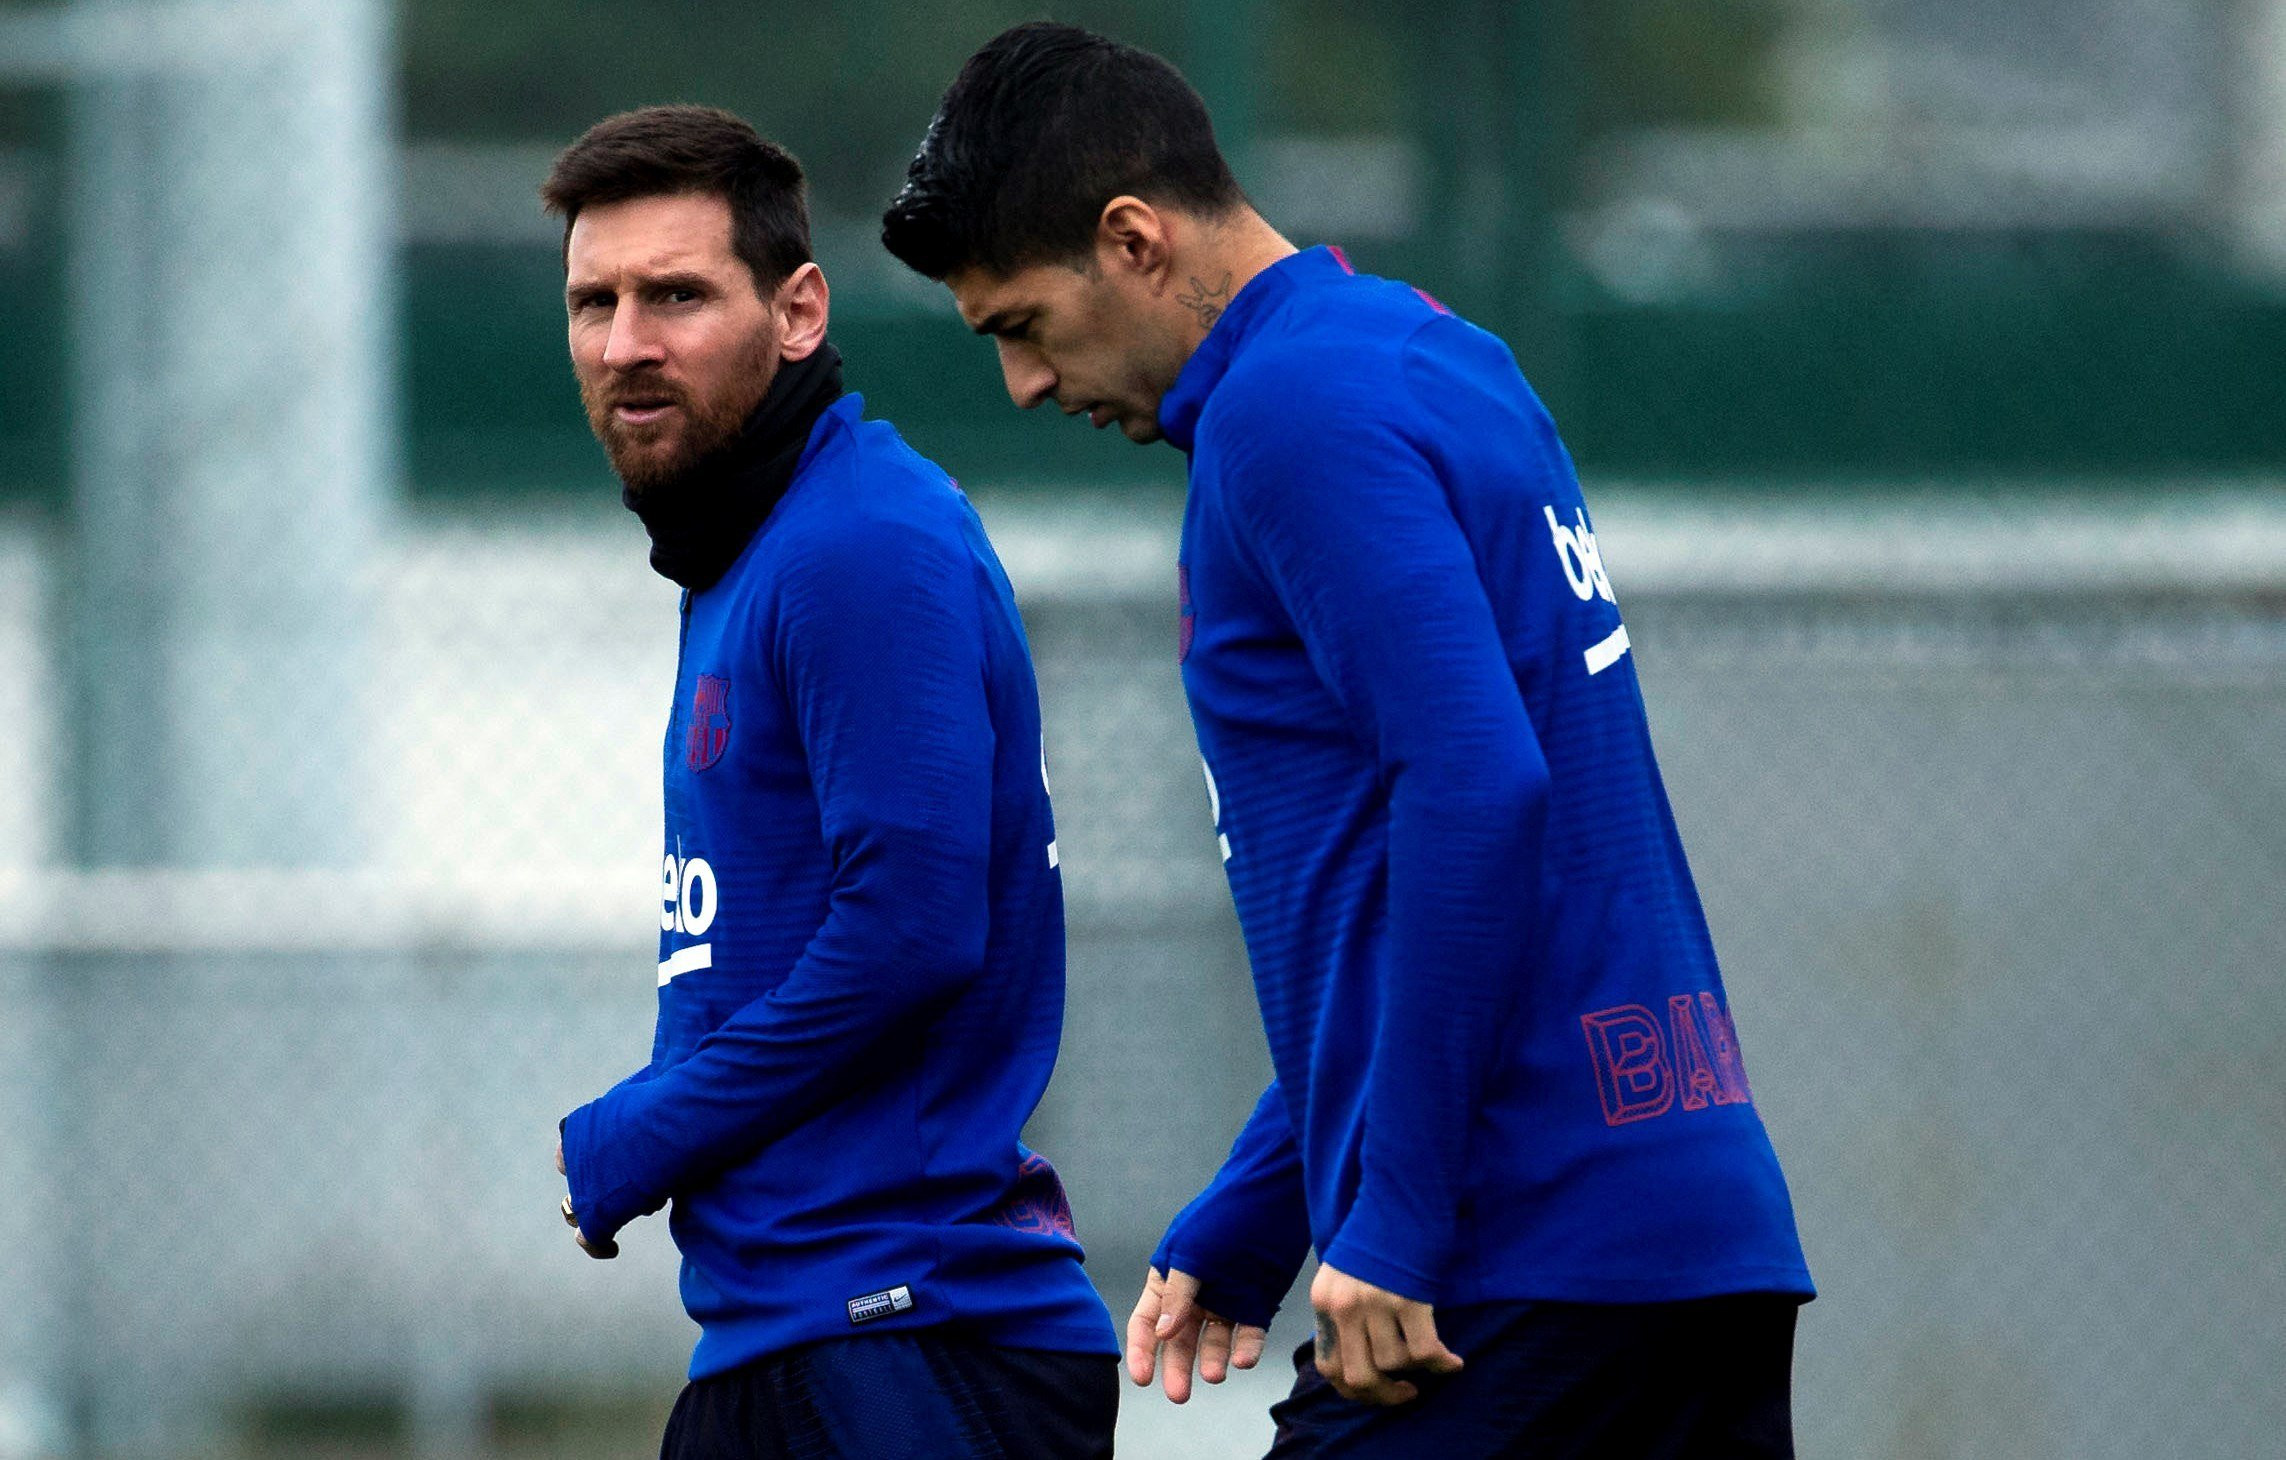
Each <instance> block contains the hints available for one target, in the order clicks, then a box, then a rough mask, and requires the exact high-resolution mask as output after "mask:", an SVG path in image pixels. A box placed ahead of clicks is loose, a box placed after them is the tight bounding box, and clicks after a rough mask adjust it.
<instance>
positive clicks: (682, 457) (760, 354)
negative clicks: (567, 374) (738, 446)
mask: <svg viewBox="0 0 2286 1460" xmlns="http://www.w3.org/2000/svg"><path fill="white" fill-rule="evenodd" d="M777 345H778V342H777V340H776V338H775V337H774V336H773V335H772V333H771V332H770V331H768V330H762V331H758V332H757V333H756V335H755V337H754V338H753V339H752V340H750V341H748V342H747V344H746V346H745V347H744V348H742V349H741V350H740V351H739V353H738V358H737V359H736V361H735V362H734V363H733V364H732V366H731V369H730V372H729V374H728V376H727V378H726V380H725V382H724V384H723V385H722V387H721V388H720V389H719V390H717V391H714V392H713V393H711V394H708V395H696V394H694V393H692V392H691V391H689V390H687V389H685V388H683V387H682V386H679V385H676V384H674V383H673V382H672V381H669V380H668V379H667V378H666V377H665V376H664V375H662V374H661V373H659V372H658V371H656V370H639V371H634V372H630V373H626V374H620V373H617V372H614V373H611V374H609V375H606V376H605V377H604V378H603V379H601V380H596V381H590V380H586V379H582V380H581V381H580V383H579V399H580V404H581V405H582V406H584V407H585V408H586V410H587V424H588V429H589V430H591V431H593V432H594V433H595V439H596V440H598V441H600V442H602V443H603V452H604V455H606V456H607V457H609V458H610V459H611V469H612V471H613V472H615V473H616V474H617V475H618V477H619V480H620V482H621V483H622V484H623V485H624V486H625V487H626V488H627V492H628V495H629V497H630V499H635V498H641V497H643V496H645V495H646V494H649V493H652V492H657V491H660V490H662V489H665V488H671V487H673V486H674V485H675V484H676V483H678V482H682V481H686V480H688V479H689V478H690V477H691V476H693V475H694V474H696V473H697V472H698V471H699V470H700V469H702V468H703V467H705V466H706V465H707V464H708V463H709V462H711V461H713V460H715V459H716V458H717V457H719V456H721V455H722V454H723V453H724V452H725V451H726V450H727V449H728V448H729V447H730V445H731V443H733V442H735V441H736V440H737V439H738V436H739V433H740V432H741V431H742V430H743V429H744V428H745V426H746V421H747V418H748V417H749V416H752V415H753V414H754V409H755V407H757V406H759V405H761V404H762V397H763V396H765V395H767V394H768V393H769V390H770V382H771V380H772V379H773V378H774V377H775V376H776V375H777V373H778V372H777ZM631 404H643V405H658V404H666V405H670V406H673V407H674V409H673V410H672V411H671V412H669V413H668V414H667V415H666V416H665V417H663V418H661V419H660V420H657V421H649V422H644V423H642V424H640V425H637V424H630V423H628V422H626V421H622V420H620V419H619V416H618V408H619V407H620V406H622V405H631Z"/></svg>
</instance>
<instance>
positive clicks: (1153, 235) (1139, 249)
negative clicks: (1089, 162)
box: [1095, 193, 1174, 293]
mask: <svg viewBox="0 0 2286 1460" xmlns="http://www.w3.org/2000/svg"><path fill="white" fill-rule="evenodd" d="M1170 223H1171V220H1170V219H1169V218H1168V216H1167V215H1166V214H1165V213H1162V212H1160V211H1159V210H1158V209H1157V208H1154V207H1152V206H1151V205H1150V204H1149V203H1146V202H1144V201H1143V200H1142V199H1141V198H1138V197H1134V196H1131V195H1129V194H1126V193H1122V194H1120V195H1119V196H1118V197H1116V198H1113V199H1112V200H1111V201H1110V202H1108V203H1106V204H1104V205H1103V212H1102V214H1101V215H1100V216H1098V217H1097V218H1096V220H1095V262H1096V267H1097V268H1098V269H1099V270H1102V271H1105V272H1109V273H1115V274H1127V275H1131V276H1140V277H1142V278H1143V279H1144V280H1145V282H1147V283H1148V284H1149V285H1150V286H1151V290H1152V292H1153V293H1157V292H1158V291H1159V289H1160V288H1161V287H1162V286H1163V285H1164V283H1165V282H1166V280H1167V278H1168V276H1169V273H1170V271H1171V269H1172V268H1173V262H1174V239H1173V238H1172V237H1171V236H1170V233H1169V227H1170Z"/></svg>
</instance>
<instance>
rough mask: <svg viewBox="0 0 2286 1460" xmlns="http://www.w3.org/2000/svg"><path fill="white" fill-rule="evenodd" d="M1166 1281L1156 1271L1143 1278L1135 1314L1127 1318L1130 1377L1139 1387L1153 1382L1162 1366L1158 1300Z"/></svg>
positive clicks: (1128, 1369)
mask: <svg viewBox="0 0 2286 1460" xmlns="http://www.w3.org/2000/svg"><path fill="white" fill-rule="evenodd" d="M1165 1283H1166V1280H1165V1279H1164V1278H1162V1277H1160V1276H1159V1273H1158V1270H1157V1269H1156V1268H1154V1269H1152V1271H1151V1275H1150V1276H1149V1277H1147V1278H1146V1279H1144V1282H1143V1292H1142V1295H1141V1296H1140V1297H1138V1298H1136V1300H1135V1311H1134V1312H1133V1313H1130V1314H1128V1315H1127V1377H1128V1378H1130V1379H1132V1380H1134V1381H1135V1382H1136V1383H1137V1384H1148V1383H1150V1382H1151V1374H1152V1371H1153V1370H1155V1369H1156V1368H1157V1367H1158V1363H1159V1301H1160V1294H1161V1291H1162V1289H1163V1288H1164V1287H1165Z"/></svg>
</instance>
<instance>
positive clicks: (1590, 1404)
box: [1269, 1293, 1801, 1460]
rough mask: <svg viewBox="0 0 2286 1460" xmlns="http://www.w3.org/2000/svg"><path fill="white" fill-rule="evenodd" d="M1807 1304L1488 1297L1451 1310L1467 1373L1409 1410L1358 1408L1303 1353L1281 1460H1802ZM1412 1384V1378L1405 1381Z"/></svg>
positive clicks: (1764, 1297)
mask: <svg viewBox="0 0 2286 1460" xmlns="http://www.w3.org/2000/svg"><path fill="white" fill-rule="evenodd" d="M1800 1306H1801V1299H1799V1298H1796V1297H1793V1296H1790V1295H1780V1294H1770V1293H1751V1294H1742V1295H1739V1296H1736V1297H1725V1298H1702V1299H1699V1300H1696V1301H1693V1302H1687V1303H1485V1304H1479V1305H1474V1306H1469V1307H1456V1308H1439V1309H1438V1310H1437V1336H1438V1337H1439V1338H1441V1339H1443V1340H1444V1342H1445V1347H1447V1348H1449V1349H1451V1350H1452V1351H1453V1352H1454V1353H1456V1354H1459V1355H1460V1356H1461V1358H1462V1360H1463V1361H1464V1366H1463V1368H1462V1369H1461V1371H1460V1372H1459V1373H1457V1374H1451V1375H1446V1376H1442V1377H1438V1376H1433V1375H1428V1376H1420V1377H1418V1378H1416V1379H1415V1382H1417V1383H1418V1384H1419V1385H1420V1389H1421V1394H1420V1397H1419V1398H1418V1399H1415V1400H1413V1401H1412V1402H1411V1403H1409V1404H1402V1405H1398V1406H1396V1407H1394V1408H1388V1409H1384V1408H1380V1407H1378V1406H1374V1405H1368V1404H1355V1403H1352V1402H1351V1401H1349V1400H1347V1399H1344V1398H1342V1397H1341V1396H1340V1395H1339V1394H1336V1393H1335V1392H1334V1389H1333V1386H1332V1385H1331V1384H1328V1383H1327V1382H1326V1381H1325V1380H1324V1379H1323V1378H1321V1377H1320V1376H1319V1374H1318V1370H1317V1363H1316V1358H1315V1355H1314V1354H1313V1353H1312V1351H1311V1346H1310V1345H1309V1344H1304V1345H1302V1347H1301V1348H1300V1349H1299V1350H1297V1351H1296V1352H1295V1354H1294V1369H1295V1373H1296V1376H1297V1377H1296V1378H1295V1381H1294V1390H1293V1393H1292V1394H1290V1395H1289V1396H1288V1397H1287V1398H1285V1399H1283V1400H1281V1401H1280V1402H1279V1403H1277V1404H1276V1405H1273V1406H1272V1407H1271V1410H1270V1416H1271V1418H1272V1419H1274V1420H1276V1421H1277V1422H1278V1438H1277V1441H1276V1443H1275V1444H1273V1445H1272V1446H1271V1449H1270V1456H1269V1460H1304V1457H1308V1460H1319V1457H1328V1460H1330V1457H1337V1456H1353V1455H1363V1456H1371V1457H1374V1460H1384V1457H1386V1460H1415V1457H1419V1460H1493V1457H1501V1460H1526V1457H1530V1460H1540V1457H1543V1456H1577V1457H1583V1460H1587V1457H1592V1460H1653V1457H1656V1460H1686V1457H1687V1460H1701V1457H1704V1460H1791V1457H1792V1456H1793V1453H1794V1406H1793V1392H1792V1391H1793V1365H1794V1318H1795V1314H1796V1312H1797V1310H1798V1309H1799V1308H1800ZM1408 1377H1413V1376H1408Z"/></svg>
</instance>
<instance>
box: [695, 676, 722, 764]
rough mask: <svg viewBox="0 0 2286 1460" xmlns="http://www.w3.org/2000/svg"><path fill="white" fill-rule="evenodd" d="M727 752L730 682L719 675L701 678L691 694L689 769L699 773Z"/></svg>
mask: <svg viewBox="0 0 2286 1460" xmlns="http://www.w3.org/2000/svg"><path fill="white" fill-rule="evenodd" d="M729 748H730V681H729V680H727V679H725V678H723V677H722V676H721V675H719V674H702V675H700V676H699V678H698V688H697V689H696V690H695V691H693V692H692V694H691V724H690V747H689V752H688V756H687V758H688V759H689V761H690V766H691V769H692V770H694V771H703V770H705V769H706V768H707V767H708V766H710V765H713V764H714V763H715V762H716V761H718V760H720V759H722V753H723V752H724V751H725V750H728V749H729Z"/></svg>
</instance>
